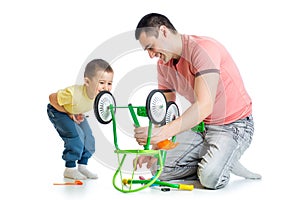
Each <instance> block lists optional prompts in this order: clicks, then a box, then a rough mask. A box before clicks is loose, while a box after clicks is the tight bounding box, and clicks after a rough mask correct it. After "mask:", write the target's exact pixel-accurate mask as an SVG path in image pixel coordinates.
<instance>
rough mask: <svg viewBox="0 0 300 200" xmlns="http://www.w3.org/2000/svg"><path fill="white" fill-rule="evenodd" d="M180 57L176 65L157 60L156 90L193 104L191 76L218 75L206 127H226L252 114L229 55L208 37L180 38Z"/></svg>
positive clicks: (247, 97) (249, 99)
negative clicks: (182, 98)
mask: <svg viewBox="0 0 300 200" xmlns="http://www.w3.org/2000/svg"><path fill="white" fill-rule="evenodd" d="M182 42H183V46H182V55H181V58H180V59H179V61H178V62H177V64H176V65H174V64H173V62H174V61H173V59H172V60H170V61H169V62H168V63H163V62H162V61H161V60H159V61H158V65H157V72H158V88H159V89H162V90H171V91H176V92H177V93H178V94H180V95H182V96H183V97H185V98H186V99H187V100H188V101H189V102H191V103H194V101H195V100H194V81H195V77H197V76H201V75H202V74H206V73H219V74H220V79H219V83H218V88H217V93H216V98H215V103H214V108H213V112H212V114H211V115H209V116H208V117H207V118H206V119H204V122H205V123H206V124H215V125H221V124H228V123H231V122H234V121H236V120H238V119H242V118H245V117H247V116H249V115H250V114H251V113H252V101H251V98H250V96H249V95H248V93H247V91H246V89H245V87H244V83H243V80H242V78H241V75H240V73H239V70H238V68H237V66H236V64H235V62H234V61H233V59H232V58H231V56H230V54H229V53H228V52H227V50H226V49H225V48H224V46H223V45H221V44H220V43H219V42H218V41H216V40H214V39H212V38H209V37H202V36H201V37H200V36H192V35H182Z"/></svg>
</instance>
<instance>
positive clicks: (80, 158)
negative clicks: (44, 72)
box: [47, 104, 95, 167]
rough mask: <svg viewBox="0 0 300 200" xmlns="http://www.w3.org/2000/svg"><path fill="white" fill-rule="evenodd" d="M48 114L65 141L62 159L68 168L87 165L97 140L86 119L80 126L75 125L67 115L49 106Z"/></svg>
mask: <svg viewBox="0 0 300 200" xmlns="http://www.w3.org/2000/svg"><path fill="white" fill-rule="evenodd" d="M47 113H48V117H49V119H50V121H51V122H52V124H53V125H54V127H55V129H56V130H57V132H58V134H59V136H60V137H61V138H62V140H63V141H64V151H63V155H62V159H63V160H65V161H66V163H65V166H66V167H76V161H77V163H78V164H84V165H86V164H87V162H88V159H89V158H90V157H91V156H92V154H93V153H94V152H95V139H94V136H93V135H92V130H91V128H90V126H89V124H88V121H87V120H86V118H84V120H83V122H81V123H80V124H77V123H75V122H74V121H73V120H72V119H71V118H70V117H69V116H68V115H67V114H66V113H63V112H59V111H57V110H56V109H55V108H54V107H53V106H51V105H50V104H48V106H47Z"/></svg>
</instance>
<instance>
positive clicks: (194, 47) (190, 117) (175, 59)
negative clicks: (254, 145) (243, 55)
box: [134, 13, 261, 189]
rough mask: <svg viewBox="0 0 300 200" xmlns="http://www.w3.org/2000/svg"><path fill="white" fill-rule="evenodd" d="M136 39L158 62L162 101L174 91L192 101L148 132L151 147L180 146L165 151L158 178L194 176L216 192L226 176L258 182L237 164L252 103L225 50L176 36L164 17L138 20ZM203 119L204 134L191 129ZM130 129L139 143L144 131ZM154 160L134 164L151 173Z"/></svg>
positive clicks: (212, 42) (248, 134)
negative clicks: (163, 143) (167, 143)
mask: <svg viewBox="0 0 300 200" xmlns="http://www.w3.org/2000/svg"><path fill="white" fill-rule="evenodd" d="M135 37H136V39H137V40H139V42H140V44H141V46H142V48H143V49H144V50H145V51H147V52H148V53H149V56H150V58H154V57H158V58H159V60H158V62H157V72H158V88H159V89H161V90H162V91H163V92H164V94H165V96H166V98H167V101H171V100H172V101H175V98H176V92H177V93H178V94H180V95H182V96H183V97H185V98H186V99H187V100H188V101H189V102H190V103H191V105H190V107H189V108H188V109H187V110H186V111H185V112H184V113H183V114H182V115H181V116H180V117H178V118H177V119H176V120H173V121H172V122H170V123H168V124H166V125H164V126H161V127H156V128H154V129H153V133H152V138H151V144H152V145H153V148H156V145H155V144H157V143H158V142H160V141H162V140H165V139H168V138H170V137H172V136H174V135H177V136H176V137H177V141H178V142H179V145H178V146H177V147H176V148H175V149H173V150H170V151H168V153H167V158H166V162H165V167H164V171H163V173H162V174H161V176H160V180H174V179H195V178H197V177H198V179H199V181H200V183H201V184H202V185H203V186H204V187H206V188H209V189H219V188H223V187H225V186H226V185H227V183H228V182H229V178H230V173H231V172H232V173H233V174H236V175H238V176H242V177H245V178H250V179H260V178H261V176H260V175H259V174H255V173H252V172H250V171H248V170H247V169H246V168H244V167H243V166H242V165H241V164H240V163H239V161H238V160H239V159H240V157H241V155H242V154H243V153H244V151H245V150H246V149H247V148H248V147H249V145H250V143H251V140H252V135H253V131H254V126H253V118H252V115H251V114H252V101H251V98H250V96H249V95H248V93H247V91H246V89H245V87H244V84H243V81H242V78H241V76H240V73H239V71H238V69H237V67H236V65H235V63H234V61H233V59H232V58H231V56H230V54H229V53H228V52H227V50H226V49H225V48H224V47H223V46H222V45H221V44H220V43H219V42H218V41H216V40H214V39H212V38H208V37H200V36H192V35H184V34H180V33H178V32H177V30H176V29H175V27H174V26H173V25H172V23H171V22H170V21H169V19H168V18H167V17H165V16H163V15H161V14H157V13H150V14H148V15H145V16H144V17H143V18H142V19H141V20H140V22H139V23H138V25H137V28H136V31H135ZM202 121H204V122H205V124H206V131H205V132H204V133H197V132H193V131H192V130H191V128H192V127H194V126H196V125H197V124H199V123H200V122H202ZM134 131H135V138H136V140H137V142H138V143H139V144H140V145H144V144H145V143H146V139H147V127H139V128H135V130H134ZM155 161H156V159H155V158H152V157H140V158H139V159H138V165H139V166H140V167H141V166H142V164H143V163H147V167H148V168H150V167H152V170H153V171H154V170H155V165H153V164H154V163H155Z"/></svg>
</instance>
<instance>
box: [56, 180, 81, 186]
mask: <svg viewBox="0 0 300 200" xmlns="http://www.w3.org/2000/svg"><path fill="white" fill-rule="evenodd" d="M53 185H83V182H82V181H80V180H75V181H74V182H65V183H53Z"/></svg>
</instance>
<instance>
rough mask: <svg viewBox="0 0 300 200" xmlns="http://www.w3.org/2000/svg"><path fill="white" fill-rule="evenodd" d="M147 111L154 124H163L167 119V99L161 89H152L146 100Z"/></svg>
mask: <svg viewBox="0 0 300 200" xmlns="http://www.w3.org/2000/svg"><path fill="white" fill-rule="evenodd" d="M146 111H147V116H148V118H149V120H150V121H151V122H152V123H153V124H161V123H163V122H164V120H165V116H166V112H167V101H166V97H165V95H164V94H163V93H162V92H161V91H160V90H152V91H151V92H150V93H149V95H148V97H147V100H146Z"/></svg>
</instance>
